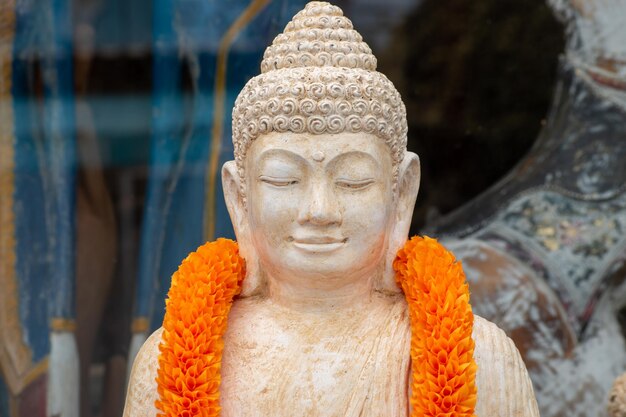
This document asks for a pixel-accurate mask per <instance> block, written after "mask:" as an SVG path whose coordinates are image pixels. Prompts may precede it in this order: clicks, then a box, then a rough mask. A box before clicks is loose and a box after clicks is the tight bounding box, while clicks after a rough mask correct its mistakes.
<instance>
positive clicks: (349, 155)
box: [326, 150, 381, 169]
mask: <svg viewBox="0 0 626 417" xmlns="http://www.w3.org/2000/svg"><path fill="white" fill-rule="evenodd" d="M354 157H357V158H365V159H366V160H368V161H370V162H372V163H373V164H374V167H375V168H376V169H380V168H381V166H380V161H378V159H376V158H375V157H374V156H373V155H372V154H370V153H368V152H363V151H358V150H354V151H348V152H345V153H340V154H339V155H337V156H335V157H334V158H333V159H331V160H330V161H328V164H327V165H326V166H327V167H328V168H331V167H334V166H335V165H336V164H338V163H340V162H341V161H342V160H343V159H347V158H354Z"/></svg>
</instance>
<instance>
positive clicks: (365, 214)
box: [124, 2, 539, 417]
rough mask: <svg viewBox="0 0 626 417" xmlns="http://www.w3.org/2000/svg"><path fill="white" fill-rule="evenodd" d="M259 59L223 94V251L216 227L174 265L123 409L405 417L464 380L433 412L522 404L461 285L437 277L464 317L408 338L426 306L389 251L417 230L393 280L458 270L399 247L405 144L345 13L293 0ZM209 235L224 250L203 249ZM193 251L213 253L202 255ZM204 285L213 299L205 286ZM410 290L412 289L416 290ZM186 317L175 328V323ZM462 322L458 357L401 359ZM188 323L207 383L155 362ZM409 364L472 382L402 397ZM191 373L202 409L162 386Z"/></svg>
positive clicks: (521, 393)
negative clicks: (233, 91) (205, 394)
mask: <svg viewBox="0 0 626 417" xmlns="http://www.w3.org/2000/svg"><path fill="white" fill-rule="evenodd" d="M261 69H262V74H261V75H259V76H257V77H255V78H253V79H252V80H250V81H249V82H248V84H247V85H246V86H245V87H244V88H243V90H242V92H241V94H240V95H239V97H238V98H237V101H236V103H235V108H234V110H233V143H234V149H235V161H230V162H227V163H226V164H225V165H224V168H223V170H222V181H223V188H224V196H225V199H226V203H227V206H228V210H229V214H230V216H231V219H232V222H233V226H234V228H235V233H236V235H237V241H238V246H237V247H236V249H234V247H235V245H234V243H232V242H231V243H224V241H223V240H221V241H220V240H218V241H217V242H212V243H207V244H206V245H203V246H202V247H200V248H199V249H198V251H196V252H194V253H192V254H191V255H190V256H189V257H187V258H186V260H185V261H183V264H182V265H181V267H180V269H179V270H178V272H177V273H175V274H174V276H173V284H172V289H171V290H170V295H169V299H168V312H167V313H166V318H165V321H164V330H163V329H160V330H158V331H157V332H155V333H154V334H153V336H151V337H150V338H149V339H148V341H147V342H146V343H145V345H144V346H143V348H142V349H141V350H140V352H139V354H138V355H137V359H136V360H135V364H134V366H133V371H132V374H131V379H130V384H129V391H128V396H127V401H126V408H125V412H124V416H125V417H139V416H142V417H143V416H154V415H157V413H158V412H159V411H158V410H157V406H155V403H156V404H158V409H160V410H161V411H163V410H165V409H167V410H168V411H167V414H164V415H168V416H170V415H172V416H174V415H182V414H180V412H178V414H177V412H175V411H172V410H177V408H175V407H169V406H166V405H164V403H166V402H168V401H169V402H170V403H171V402H175V403H177V404H176V406H177V407H178V406H181V407H187V408H186V409H193V410H194V411H193V413H191V414H189V415H199V416H214V415H217V413H219V415H222V416H232V417H245V416H285V417H287V416H294V415H297V416H319V417H328V416H337V417H350V416H354V417H356V416H385V417H393V416H397V417H400V416H403V417H406V416H407V415H409V414H410V415H418V414H419V415H429V414H424V413H416V412H415V410H416V407H417V405H416V404H418V403H419V404H420V405H421V406H422V407H423V408H426V409H428V408H433V407H430V406H431V405H434V404H435V403H436V402H437V404H444V405H443V406H445V407H448V408H449V406H450V404H451V402H454V401H455V400H454V399H455V398H458V397H459V396H460V395H464V393H463V392H461V391H464V390H465V391H467V392H469V391H471V392H473V393H476V389H477V395H474V394H471V395H469V396H468V398H471V399H472V401H470V402H469V403H471V404H469V403H468V404H460V405H459V407H457V408H454V406H453V408H454V410H453V411H451V412H449V413H447V415H453V416H469V415H478V416H481V417H487V416H498V417H507V416H510V417H513V416H527V417H535V416H538V415H539V414H538V411H537V404H536V401H535V397H534V394H533V388H532V385H531V383H530V380H529V378H528V374H527V372H526V368H525V366H524V363H523V362H522V360H521V357H520V355H519V352H518V351H517V349H516V347H515V345H514V344H513V342H512V341H511V340H510V339H508V338H507V337H506V336H505V334H504V333H503V332H502V331H501V330H500V329H498V328H497V327H496V326H495V325H493V324H491V323H489V322H488V321H486V320H484V319H482V318H480V317H478V316H474V315H473V314H472V312H471V309H470V308H469V305H468V293H467V287H466V284H465V283H464V281H461V284H459V285H458V286H457V287H455V288H453V290H454V289H460V290H462V291H461V292H460V294H462V295H460V296H458V297H456V296H455V297H456V298H453V300H455V301H453V302H452V303H448V304H447V306H448V307H449V306H454V307H451V308H452V309H453V313H455V312H456V311H458V309H459V307H457V306H460V305H464V306H466V307H467V309H466V310H464V311H466V312H467V314H466V315H465V316H464V317H469V320H467V321H465V322H461V321H460V320H458V321H454V322H453V321H452V319H450V318H449V317H448V316H446V317H445V318H442V319H441V320H440V322H441V323H443V324H444V327H445V328H446V330H445V332H444V333H441V334H439V335H434V334H429V335H424V337H422V338H421V339H419V340H418V339H416V338H415V337H416V335H417V334H419V333H416V332H415V331H414V330H415V328H416V327H415V326H414V322H415V321H418V320H419V317H422V316H424V317H427V316H428V314H435V313H437V312H438V311H439V310H438V308H439V307H437V304H435V302H434V300H435V298H436V296H437V294H435V293H434V292H429V291H426V290H420V288H426V287H419V286H413V287H411V288H409V290H410V291H412V293H411V294H413V295H410V294H409V291H408V290H407V288H408V287H405V286H404V282H403V281H401V280H400V279H398V278H397V275H396V272H394V268H395V271H399V269H398V268H399V267H398V264H399V261H398V260H399V259H401V257H400V256H398V258H396V254H397V253H398V251H399V250H400V249H401V248H407V247H408V246H410V244H411V242H416V241H417V242H426V243H424V244H425V245H431V246H432V248H434V249H433V252H428V253H430V254H432V256H431V257H430V258H428V262H427V263H426V262H425V263H420V262H415V263H413V264H411V265H412V266H407V267H406V268H405V269H406V271H408V272H406V271H405V272H406V273H407V275H411V274H413V275H417V274H418V273H417V272H415V271H416V270H417V269H422V270H424V268H426V267H428V268H434V269H435V270H436V269H437V268H439V270H441V271H443V273H444V274H449V271H451V270H453V269H455V270H461V268H460V265H459V264H458V263H456V262H455V261H454V258H453V257H452V256H451V255H450V254H449V253H448V252H447V251H445V249H444V248H443V247H442V246H441V245H439V244H438V243H436V241H434V240H433V239H428V238H424V239H423V240H421V238H414V239H412V240H411V241H410V242H409V243H407V234H408V230H409V225H410V222H411V216H412V212H413V207H414V204H415V199H416V197H417V192H418V188H419V172H420V171H419V159H418V158H417V155H415V154H413V153H411V152H407V150H406V134H407V122H406V111H405V107H404V104H403V103H402V100H401V98H400V95H399V94H398V92H397V91H396V89H395V88H394V86H393V84H392V83H391V82H390V81H389V80H388V79H387V78H386V77H385V76H384V75H382V74H380V73H378V72H376V71H375V69H376V59H375V58H374V56H373V55H372V54H371V50H370V49H369V47H368V46H367V45H366V44H365V43H364V42H363V41H362V38H361V36H360V35H359V34H358V33H357V32H356V31H354V29H353V28H352V24H351V22H350V21H349V20H348V19H347V18H346V17H344V16H343V13H342V11H341V10H340V9H339V8H338V7H335V6H332V5H330V4H328V3H324V2H311V3H309V4H307V6H306V7H305V9H304V10H303V11H301V12H299V13H298V14H297V15H296V16H295V17H294V18H293V20H292V22H290V23H289V24H288V25H287V27H286V28H285V32H284V33H283V34H280V35H278V36H277V37H276V39H275V41H274V43H273V45H272V46H270V47H269V48H268V49H267V51H266V53H265V58H264V60H263V63H262V64H261ZM213 245H217V246H215V247H218V248H219V246H220V245H226V246H228V247H231V249H230V250H228V251H224V250H222V249H217V250H216V249H209V248H211V247H214V246H213ZM404 250H405V249H402V251H404ZM235 251H238V252H237V254H235ZM402 253H404V252H402ZM420 253H421V252H420ZM239 255H241V257H242V258H243V259H245V278H243V283H242V288H237V290H236V291H235V290H234V289H233V288H234V287H233V285H234V286H236V285H237V284H236V283H237V282H238V281H237V278H236V277H235V278H233V275H235V274H234V273H231V272H229V271H230V268H231V266H232V265H240V264H239V262H240V261H238V260H237V259H239V258H238V256H239ZM429 256H430V255H429ZM208 258H211V259H213V261H211V266H210V267H208V268H207V266H206V265H207V264H208V263H209V262H208V261H207V262H205V261H204V260H205V259H208ZM444 258H445V259H447V260H451V261H450V262H451V264H447V263H445V262H447V261H445V262H444V261H443V259H444ZM425 259H426V258H425ZM407 262H408V261H407ZM407 265H409V264H408V263H407ZM441 265H443V266H441ZM450 265H453V266H450ZM204 268H207V269H204ZM400 268H402V265H400ZM235 270H236V271H242V269H241V267H236V268H235ZM198 271H200V272H198ZM461 272H462V271H461ZM194 274H195V275H201V276H202V277H206V276H207V275H209V276H211V275H210V274H215V277H216V278H215V279H216V280H218V281H219V280H222V281H221V282H224V281H228V280H230V281H228V282H233V283H235V284H233V285H231V286H227V287H225V288H226V289H225V290H224V291H222V290H221V289H219V290H215V288H216V285H217V284H216V283H215V281H210V280H209V282H208V284H207V285H206V291H205V288H204V287H203V286H202V285H196V286H195V287H193V288H195V289H194V290H193V291H196V292H197V293H198V294H199V293H202V295H205V294H206V292H210V291H214V292H212V293H211V295H210V296H209V297H208V298H206V300H207V302H206V303H204V300H203V301H202V302H199V301H198V298H194V297H192V296H190V295H189V294H190V292H191V289H190V290H189V292H185V291H181V290H180V288H182V287H181V285H182V284H185V283H186V282H187V283H188V282H189V281H185V277H186V276H189V275H194ZM398 274H399V273H398ZM422 275H429V274H427V273H423V274H422ZM398 276H399V275H398ZM429 276H430V275H429ZM202 279H205V278H202ZM396 279H398V282H399V283H401V284H402V286H403V289H404V290H405V291H406V294H403V293H402V290H401V289H400V288H399V287H398V283H396ZM196 282H199V281H196ZM431 282H439V281H438V280H432V281H431ZM189 288H191V286H190V287H189ZM416 288H417V290H416ZM239 290H241V293H240V294H239V295H237V296H235V294H238V292H239ZM447 291H448V289H447V288H445V289H443V290H442V291H440V292H439V293H438V294H444V295H443V297H439V299H440V300H443V301H444V302H441V304H439V306H440V307H442V308H444V307H445V306H444V304H445V300H446V299H447V298H446V294H450V293H449V292H447ZM463 291H465V292H463ZM218 293H219V295H220V297H217V295H216V296H213V295H212V294H218ZM425 294H428V296H425ZM455 294H456V293H455ZM405 296H406V298H405ZM227 297H234V301H233V302H232V309H231V307H230V301H227V302H226V304H228V305H227V307H221V305H222V304H220V303H222V300H223V299H224V298H227ZM419 297H421V299H426V301H424V302H423V303H422V304H420V303H419V302H416V301H415V299H416V298H419ZM218 298H219V299H218ZM407 300H408V302H407ZM430 301H433V302H432V303H430ZM193 306H197V308H198V309H199V310H202V309H205V307H207V306H208V307H210V308H212V309H213V310H214V311H215V313H211V314H213V315H209V316H207V317H208V319H205V318H204V317H205V316H203V318H202V319H200V316H198V315H196V314H195V313H189V314H188V313H187V311H192V310H193V308H194V307H193ZM446 308H447V307H446ZM187 309H190V310H187ZM427 310H428V311H427ZM193 311H195V310H193ZM422 313H424V314H422ZM176 315H178V316H176ZM186 315H187V316H188V318H187V319H185V316H186ZM225 315H227V317H228V319H227V326H225V327H226V330H225V334H224V336H223V338H221V336H219V337H216V338H214V337H213V336H214V333H207V332H205V331H201V332H200V331H199V330H198V329H199V328H200V327H202V328H203V329H204V328H205V326H208V327H207V328H209V327H210V328H211V330H210V331H213V330H212V329H214V328H217V327H220V326H221V325H222V324H223V318H224V317H225ZM169 317H181V318H182V319H181V320H180V321H176V320H170V319H169ZM450 317H453V318H454V317H457V316H456V315H455V314H452V315H451V316H450ZM446 319H447V320H448V322H446ZM184 320H188V321H189V323H188V324H182V323H181V322H182V321H184ZM428 321H429V320H427V319H424V322H428ZM467 322H470V323H473V325H470V327H464V328H467V329H469V330H470V332H469V333H468V336H467V337H466V338H464V339H463V343H464V344H463V345H461V344H458V345H455V346H466V347H468V346H469V347H471V348H473V357H470V358H469V360H468V361H467V362H463V363H462V364H461V365H459V367H457V368H454V365H450V367H449V368H447V367H446V366H445V364H447V363H449V364H452V362H448V357H447V356H446V355H451V357H452V356H455V355H457V356H460V355H465V354H466V353H467V352H468V351H471V348H470V349H466V348H459V350H457V349H454V352H452V351H450V352H448V351H447V350H445V349H447V347H445V346H444V347H443V348H437V349H438V350H437V351H436V352H435V348H434V347H433V348H432V349H430V348H428V349H426V355H425V357H429V358H431V360H429V361H428V363H426V362H427V360H426V359H425V358H421V357H418V356H415V355H414V352H415V343H417V342H419V343H422V345H427V343H425V341H428V340H430V339H429V337H431V336H432V337H435V336H436V337H441V338H443V339H445V340H443V339H442V340H443V344H445V342H446V341H447V340H452V338H453V336H452V333H455V334H456V333H458V332H457V331H456V328H454V326H457V327H459V326H460V325H461V324H463V323H467ZM207 323H209V324H207ZM185 326H188V327H185ZM446 326H447V327H446ZM471 326H473V327H471ZM442 328H443V327H442ZM420 329H421V330H423V328H420ZM207 331H208V330H207ZM194 334H197V336H194V337H197V340H200V339H202V340H203V344H202V346H207V345H214V346H215V351H212V352H217V353H215V357H216V358H217V357H219V358H218V359H216V360H215V363H216V364H214V362H212V361H213V358H214V356H211V358H208V359H207V358H201V359H202V360H199V361H198V362H202V363H203V364H204V365H206V364H207V363H208V364H214V365H215V366H213V365H210V366H212V368H211V367H209V368H206V369H207V372H213V373H214V374H215V373H216V372H214V371H215V370H216V369H217V374H218V377H217V378H216V379H213V380H211V381H212V382H211V383H208V382H206V381H207V379H206V378H205V374H204V373H201V374H200V375H198V374H199V372H196V370H197V368H193V367H194V366H195V363H189V367H187V368H189V369H190V368H193V372H191V371H189V369H186V370H185V372H188V373H187V374H186V375H190V372H191V373H192V374H193V375H192V376H191V377H190V378H187V379H185V378H182V377H181V373H180V372H179V371H178V370H177V369H180V368H176V369H174V370H172V369H171V367H169V364H170V362H168V360H169V359H168V358H171V359H172V361H178V362H180V361H179V359H180V358H187V357H188V356H186V355H187V353H189V354H190V355H191V354H192V353H193V352H191V350H193V349H194V348H195V346H196V345H195V344H194V337H192V336H193V335H194ZM442 334H446V336H441V335H442ZM185 335H187V336H185ZM205 339H206V340H205ZM172 340H179V341H183V340H188V341H189V343H179V344H175V343H174V342H172ZM207 340H208V341H207ZM438 340H439V339H438ZM159 345H160V346H159ZM190 346H191V347H190ZM438 346H442V345H438ZM222 347H223V352H222ZM190 349H191V350H190ZM461 350H462V352H461ZM168 355H169V356H168ZM211 355H213V353H211ZM189 357H191V356H189ZM412 358H414V359H412ZM205 359H206V360H205ZM420 360H421V361H423V365H424V366H423V367H424V368H425V367H428V366H430V367H432V368H434V369H436V370H437V371H436V372H439V374H438V375H439V377H440V379H437V377H435V380H437V382H438V383H439V381H443V382H441V383H440V384H442V383H447V382H446V381H444V380H446V378H447V375H448V376H449V375H453V376H452V378H454V375H456V373H457V372H461V373H462V372H463V371H464V370H465V369H472V377H471V380H470V381H467V380H465V382H463V383H461V382H459V385H452V386H451V388H450V390H449V391H448V392H447V393H445V394H444V395H445V398H444V397H443V396H441V397H437V398H435V397H436V396H433V397H431V396H428V395H424V396H422V397H419V398H414V397H415V396H414V395H413V394H414V393H415V392H421V391H418V390H416V387H419V386H420V384H422V385H423V383H424V381H419V380H418V379H417V378H416V376H415V375H417V374H416V373H415V369H416V368H420V367H422V365H421V364H420V362H419V361H420ZM178 362H177V363H178ZM441 364H444V365H442V366H440V365H441ZM177 366H178V365H177ZM183 366H185V367H186V366H187V364H186V363H183ZM476 366H477V367H476ZM459 368H460V369H459ZM473 372H475V373H473ZM157 380H158V384H157ZM198 381H200V382H198ZM447 381H450V379H449V378H448V379H447ZM459 381H461V380H459ZM214 382H215V384H214ZM474 383H475V384H474ZM177 384H179V385H180V387H179V386H178V385H177ZM199 384H200V385H202V384H206V385H202V387H203V389H204V387H205V386H206V389H207V390H210V389H212V388H215V386H219V392H215V391H211V392H212V394H211V395H212V397H211V398H210V399H208V400H206V401H205V400H204V399H202V401H204V402H203V404H213V403H214V402H215V401H216V398H217V397H219V404H218V405H210V407H209V406H207V407H205V408H202V409H200V408H198V407H196V408H194V404H195V403H194V401H195V400H196V399H197V397H194V396H193V395H191V396H190V398H188V397H185V398H183V399H181V397H180V396H178V397H175V396H173V395H172V391H171V390H170V388H171V389H172V390H178V388H180V389H181V390H182V391H185V392H195V391H194V390H195V389H196V388H197V385H199ZM183 385H186V386H183ZM209 385H211V386H209ZM457 388H458V392H457V391H455V389H457ZM465 388H467V390H466V389H465ZM159 391H160V392H159ZM182 391H181V392H182ZM467 392H466V393H467ZM159 395H160V396H159ZM212 401H213V402H212ZM199 403H200V402H199ZM457 404H458V403H457ZM208 408H211V409H210V410H209V409H208ZM433 409H434V410H435V411H436V407H435V408H433ZM458 410H463V411H462V412H459V411H458ZM437 413H438V412H435V413H432V412H431V413H430V415H435V414H437Z"/></svg>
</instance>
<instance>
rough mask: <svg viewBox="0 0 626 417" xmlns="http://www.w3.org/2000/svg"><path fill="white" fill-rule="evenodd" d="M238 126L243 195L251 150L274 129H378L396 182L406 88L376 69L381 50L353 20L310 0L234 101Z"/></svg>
mask: <svg viewBox="0 0 626 417" xmlns="http://www.w3.org/2000/svg"><path fill="white" fill-rule="evenodd" d="M232 128H233V145H234V151H235V161H236V163H237V168H238V171H239V176H240V178H241V180H242V181H241V184H242V195H244V198H245V193H244V192H243V191H244V190H243V187H244V183H245V175H244V174H245V172H244V171H245V170H244V161H245V157H246V153H247V151H248V148H249V146H250V144H251V143H252V141H253V140H255V139H256V138H257V137H259V136H260V135H263V134H268V133H270V132H293V133H311V134H323V133H331V134H332V133H342V132H351V133H359V132H365V133H370V134H373V135H376V136H377V137H379V138H380V139H382V140H384V141H385V143H386V144H387V145H388V146H389V149H390V152H391V156H392V160H393V163H394V184H395V182H396V181H395V179H397V171H398V169H397V168H398V166H399V164H400V162H401V161H402V159H403V157H404V154H405V152H406V135H407V121H406V109H405V107H404V103H403V102H402V99H401V97H400V94H399V93H398V91H397V90H396V89H395V87H394V86H393V84H392V83H391V81H389V80H388V79H387V77H385V76H384V75H383V74H381V73H379V72H377V71H376V58H375V57H374V55H373V54H372V50H371V49H370V47H369V46H368V45H367V44H366V43H365V42H363V38H362V37H361V35H359V33H358V32H357V31H355V30H354V29H353V27H352V22H351V21H350V20H349V19H348V18H347V17H345V16H344V15H343V12H342V11H341V9H340V8H339V7H337V6H333V5H331V4H329V3H326V2H317V1H313V2H310V3H308V4H307V5H306V7H305V8H304V10H301V11H300V12H298V13H297V14H296V15H295V16H294V17H293V19H292V21H291V22H289V23H288V24H287V26H286V27H285V30H284V32H283V33H282V34H279V35H278V36H277V37H276V38H275V39H274V42H273V43H272V45H271V46H269V47H268V48H267V49H266V51H265V55H264V57H263V62H262V63H261V74H260V75H258V76H256V77H254V78H252V79H251V80H250V81H248V83H247V84H246V85H245V86H244V88H243V89H242V90H241V92H240V93H239V96H238V97H237V100H236V101H235V107H234V108H233V126H232Z"/></svg>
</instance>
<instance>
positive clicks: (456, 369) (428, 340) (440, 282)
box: [393, 236, 476, 417]
mask: <svg viewBox="0 0 626 417" xmlns="http://www.w3.org/2000/svg"><path fill="white" fill-rule="evenodd" d="M393 267H394V270H395V271H396V280H397V281H398V284H399V285H400V286H401V287H402V289H403V291H404V294H405V296H406V299H407V303H408V305H409V317H410V321H411V362H412V365H411V366H412V376H413V378H412V385H411V398H410V403H411V416H432V417H435V416H438V417H439V416H446V417H470V416H474V408H475V406H476V384H475V379H476V363H475V361H474V341H473V339H472V327H473V324H474V315H473V314H472V308H471V306H470V304H469V288H468V285H467V283H466V282H465V274H464V273H463V268H462V267H461V263H460V262H456V260H455V258H454V256H453V255H452V253H450V252H448V251H447V250H446V249H445V248H444V247H443V246H442V245H441V244H440V243H438V242H437V241H436V240H435V239H431V238H429V237H424V238H421V237H418V236H416V237H413V238H412V239H410V240H409V241H408V242H407V243H406V245H405V246H404V248H402V249H401V250H400V251H399V252H398V256H397V257H396V260H395V261H394V264H393Z"/></svg>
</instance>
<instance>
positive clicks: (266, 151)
mask: <svg viewBox="0 0 626 417" xmlns="http://www.w3.org/2000/svg"><path fill="white" fill-rule="evenodd" d="M346 154H352V155H353V156H354V157H355V158H368V159H371V160H373V161H374V162H375V163H376V164H377V165H378V166H379V167H380V168H385V167H388V168H389V169H391V167H392V156H391V151H390V149H389V147H388V146H387V145H386V144H385V142H384V141H383V140H381V139H380V138H378V137H377V136H375V135H373V134H369V133H351V132H343V133H337V134H310V133H293V132H284V133H279V132H271V133H269V134H266V135H261V136H260V137H259V138H257V139H256V140H255V141H253V143H252V144H251V146H250V149H249V151H248V154H247V158H246V159H247V163H246V165H247V166H248V167H250V166H251V164H255V163H257V162H259V161H261V160H264V159H267V158H273V157H276V158H278V157H280V156H281V155H284V156H287V157H288V155H292V157H293V158H301V159H302V160H304V161H307V162H308V163H312V164H315V163H329V162H331V161H333V160H334V159H336V158H337V157H341V156H343V155H346Z"/></svg>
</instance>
